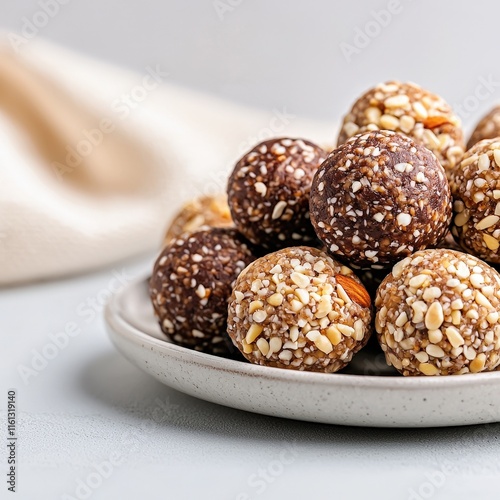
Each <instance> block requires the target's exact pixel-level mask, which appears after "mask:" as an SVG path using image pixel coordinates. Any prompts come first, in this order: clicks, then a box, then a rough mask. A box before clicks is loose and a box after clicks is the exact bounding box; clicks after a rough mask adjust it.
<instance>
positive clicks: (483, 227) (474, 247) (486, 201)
mask: <svg viewBox="0 0 500 500" xmlns="http://www.w3.org/2000/svg"><path fill="white" fill-rule="evenodd" d="M450 186H451V191H452V194H453V200H454V201H453V211H454V217H453V222H452V226H451V231H452V234H453V236H454V237H455V239H456V240H457V241H458V243H460V246H461V247H462V248H464V249H465V250H467V251H468V252H470V253H472V254H474V255H477V256H478V257H480V258H482V259H484V260H487V261H488V262H493V263H497V264H498V263H500V253H499V246H500V137H498V138H496V139H485V140H483V141H480V142H478V143H477V144H476V145H474V146H473V147H472V148H471V149H469V151H467V153H466V154H465V156H464V159H463V160H462V161H461V162H460V164H459V165H458V166H457V168H456V169H455V171H454V172H453V175H452V177H451V181H450Z"/></svg>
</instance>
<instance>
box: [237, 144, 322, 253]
mask: <svg viewBox="0 0 500 500" xmlns="http://www.w3.org/2000/svg"><path fill="white" fill-rule="evenodd" d="M326 156H327V153H326V152H325V151H324V150H323V149H322V148H320V147H319V146H316V145H315V144H313V143H312V142H309V141H306V140H304V139H289V138H281V139H270V140H268V141H264V142H262V143H260V144H259V145H257V146H256V147H255V148H253V149H252V150H251V151H250V152H248V153H247V154H246V155H245V156H243V158H241V160H240V161H239V162H238V163H237V164H236V166H235V168H234V170H233V172H232V174H231V177H230V178H229V182H228V202H229V208H230V210H231V215H232V218H233V220H234V223H235V225H236V227H237V229H238V230H239V231H240V232H241V233H242V234H243V235H244V236H245V237H246V238H248V240H249V241H251V242H252V243H254V244H256V245H260V246H262V247H264V248H267V249H277V248H283V247H286V246H289V245H297V244H301V243H307V242H312V241H314V240H315V234H314V230H313V228H312V226H311V223H310V220H309V192H310V189H311V182H312V179H313V176H314V174H315V172H316V170H317V169H318V167H319V165H320V164H321V163H322V162H323V161H324V159H325V158H326Z"/></svg>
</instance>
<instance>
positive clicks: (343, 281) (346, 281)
mask: <svg viewBox="0 0 500 500" xmlns="http://www.w3.org/2000/svg"><path fill="white" fill-rule="evenodd" d="M335 279H336V280H337V283H339V284H340V285H341V286H342V288H343V289H344V290H345V292H346V293H347V295H349V298H350V299H351V300H352V301H353V302H356V304H359V305H360V306H362V307H370V306H371V300H370V295H369V294H368V292H367V291H366V288H365V287H364V286H363V285H362V284H361V283H358V282H357V281H355V280H353V279H352V278H351V277H349V276H344V275H343V274H338V275H337V276H335Z"/></svg>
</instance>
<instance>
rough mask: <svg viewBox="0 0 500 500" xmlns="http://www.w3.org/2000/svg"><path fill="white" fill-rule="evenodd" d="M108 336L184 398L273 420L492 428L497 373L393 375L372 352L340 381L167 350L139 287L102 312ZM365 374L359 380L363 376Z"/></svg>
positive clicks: (498, 396) (498, 403) (498, 413)
mask: <svg viewBox="0 0 500 500" xmlns="http://www.w3.org/2000/svg"><path fill="white" fill-rule="evenodd" d="M105 320H106V324H107V327H108V331H109V335H110V337H111V340H112V341H113V343H114V345H115V346H116V348H117V349H118V350H119V351H120V352H121V353H122V354H123V355H124V356H125V357H126V358H127V359H128V360H130V361H131V362H132V363H133V364H134V365H136V366H138V367H139V368H140V369H142V370H144V371H145V372H147V373H149V374H150V375H152V376H153V377H155V378H157V379H158V380H160V381H161V382H163V383H164V384H166V385H168V386H170V387H173V388H174V389H177V390H178V391H181V392H184V393H186V394H190V395H191V396H194V397H197V398H201V399H205V400H207V401H211V402H213V403H218V404H221V405H225V406H230V407H232V408H238V409H241V410H245V411H250V412H255V413H262V414H265V415H272V416H275V417H283V418H291V419H296V420H305V421H309V422H322V423H328V424H340V425H357V426H368V427H439V426H454V425H470V424H482V423H488V422H499V421H500V372H495V373H484V374H476V375H464V376H455V377H418V378H404V377H400V376H391V375H394V374H393V372H392V371H391V370H390V369H388V368H387V367H386V366H385V364H384V363H383V362H382V360H381V359H380V356H377V355H376V353H373V352H369V351H366V352H363V351H362V352H361V353H359V354H358V355H357V356H356V357H355V358H354V360H353V362H352V363H351V365H350V367H349V371H347V372H346V373H336V374H323V373H307V372H296V371H292V370H282V369H279V368H267V367H262V366H256V365H252V364H249V363H244V362H240V361H234V360H230V359H224V358H219V357H216V356H210V355H208V354H202V353H199V352H196V351H192V350H190V349H185V348H183V347H179V346H177V345H174V344H171V343H169V342H168V341H166V340H165V338H164V337H163V335H162V333H161V331H160V328H159V326H158V324H157V323H156V320H155V318H154V316H153V310H152V306H151V304H150V301H149V297H148V293H147V283H146V280H145V279H143V280H140V281H136V282H134V283H132V284H131V285H129V286H128V287H127V288H126V289H124V290H123V291H122V292H120V293H119V294H117V295H115V296H114V297H113V298H112V300H111V301H110V302H109V304H108V306H107V308H106V311H105ZM364 374H366V375H364Z"/></svg>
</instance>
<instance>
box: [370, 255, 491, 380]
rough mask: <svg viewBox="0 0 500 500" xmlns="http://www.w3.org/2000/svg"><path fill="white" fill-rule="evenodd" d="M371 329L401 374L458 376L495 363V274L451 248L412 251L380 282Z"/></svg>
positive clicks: (479, 262)
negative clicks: (373, 323)
mask: <svg viewBox="0 0 500 500" xmlns="http://www.w3.org/2000/svg"><path fill="white" fill-rule="evenodd" d="M375 306H376V308H377V314H376V317H375V328H376V331H377V334H378V339H379V342H380V345H381V347H382V350H383V351H384V353H385V356H386V360H387V363H388V364H390V365H393V366H394V367H395V368H396V369H397V370H398V371H399V372H400V373H402V374H403V375H461V374H464V373H478V372H483V371H491V370H494V369H495V368H496V367H497V366H498V365H499V363H500V314H499V312H498V311H499V310H500V275H499V274H498V273H497V272H496V271H495V270H494V269H493V268H491V267H490V266H488V265H487V264H486V263H484V262H482V261H481V260H479V259H478V258H477V257H474V256H472V255H467V254H464V253H462V252H456V251H454V250H445V249H435V250H424V251H421V252H416V253H414V254H413V255H411V256H410V257H406V258H405V259H403V260H402V261H401V262H398V263H397V264H396V265H395V266H394V268H393V269H392V272H391V273H390V274H389V275H388V276H387V278H386V279H385V280H384V281H383V282H382V284H381V285H380V287H379V289H378V292H377V298H376V300H375Z"/></svg>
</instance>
